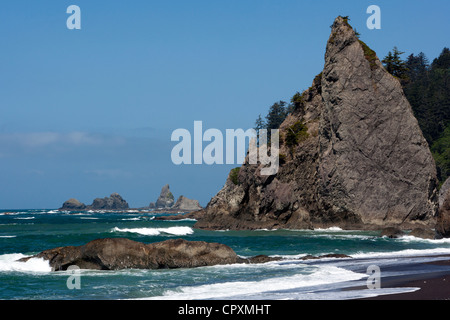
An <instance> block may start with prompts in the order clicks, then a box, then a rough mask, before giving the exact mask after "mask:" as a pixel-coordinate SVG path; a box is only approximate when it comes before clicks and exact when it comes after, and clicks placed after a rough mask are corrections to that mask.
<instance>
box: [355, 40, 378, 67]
mask: <svg viewBox="0 0 450 320" xmlns="http://www.w3.org/2000/svg"><path fill="white" fill-rule="evenodd" d="M359 43H360V44H361V46H362V48H363V50H364V57H365V58H366V60H367V61H369V64H370V69H371V70H375V69H376V68H377V63H376V61H377V54H376V52H375V51H373V50H372V49H370V47H369V46H368V45H367V44H366V43H365V42H364V41H362V40H359Z"/></svg>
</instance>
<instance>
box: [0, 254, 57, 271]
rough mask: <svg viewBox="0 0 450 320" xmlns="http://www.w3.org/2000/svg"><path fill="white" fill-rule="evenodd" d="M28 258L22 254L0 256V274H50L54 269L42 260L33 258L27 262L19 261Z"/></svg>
mask: <svg viewBox="0 0 450 320" xmlns="http://www.w3.org/2000/svg"><path fill="white" fill-rule="evenodd" d="M25 257H26V256H25V255H23V254H21V253H11V254H2V255H0V272H8V271H9V272H11V271H17V272H33V273H35V272H40V273H41V272H50V271H52V268H51V267H50V265H49V264H48V261H45V260H44V259H41V258H31V259H29V260H28V261H27V262H20V261H17V260H19V259H21V258H25Z"/></svg>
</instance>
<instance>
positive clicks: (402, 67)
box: [381, 47, 407, 79]
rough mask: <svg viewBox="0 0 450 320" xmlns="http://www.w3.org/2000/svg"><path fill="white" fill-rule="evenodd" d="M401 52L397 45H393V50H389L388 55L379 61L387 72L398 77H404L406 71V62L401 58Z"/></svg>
mask: <svg viewBox="0 0 450 320" xmlns="http://www.w3.org/2000/svg"><path fill="white" fill-rule="evenodd" d="M402 54H404V52H401V51H399V50H398V48H397V47H394V49H393V52H391V51H389V53H388V55H387V56H386V57H384V59H383V61H381V62H383V65H384V67H385V68H386V70H387V72H389V73H390V74H392V75H393V76H394V77H397V78H399V79H405V78H406V72H407V69H406V63H405V61H403V60H402V58H401V55H402Z"/></svg>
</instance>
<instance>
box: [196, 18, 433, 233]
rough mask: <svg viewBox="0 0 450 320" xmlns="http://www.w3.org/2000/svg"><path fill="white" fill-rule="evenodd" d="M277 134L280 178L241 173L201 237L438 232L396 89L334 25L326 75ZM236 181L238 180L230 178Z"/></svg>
mask: <svg viewBox="0 0 450 320" xmlns="http://www.w3.org/2000/svg"><path fill="white" fill-rule="evenodd" d="M294 104H295V111H294V112H292V114H290V115H289V116H288V117H287V118H286V120H285V121H284V123H283V124H282V125H281V126H280V168H279V171H278V173H277V174H276V175H274V176H262V175H261V174H260V171H261V168H262V165H250V164H248V161H247V160H246V162H245V163H244V165H243V166H242V167H241V168H240V170H239V171H238V173H237V178H236V177H234V179H230V177H229V178H228V179H227V181H226V184H225V186H224V187H223V189H222V190H220V191H219V193H218V194H217V195H216V196H215V197H213V198H212V199H211V201H210V203H209V204H208V206H207V207H206V208H205V209H204V210H202V211H201V212H200V213H199V214H198V215H197V216H198V219H199V221H198V222H197V224H196V225H195V227H198V228H207V229H256V228H317V227H331V226H339V227H342V228H355V229H372V228H380V227H387V226H396V227H400V228H403V229H405V228H411V227H413V226H416V225H424V226H427V227H434V225H435V220H436V219H435V214H436V210H437V200H438V198H437V183H436V167H435V163H434V160H433V158H432V155H431V152H430V150H429V148H428V144H427V142H426V140H425V139H424V137H423V135H422V132H421V130H420V128H419V125H418V122H417V120H416V119H415V117H414V115H413V112H412V109H411V106H410V104H409V103H408V101H407V99H406V97H405V95H404V93H403V89H402V87H401V85H400V83H399V81H398V80H397V79H396V78H394V77H393V76H392V75H390V74H389V73H388V72H387V71H386V70H385V69H384V67H383V65H382V64H381V62H380V60H379V59H378V57H377V55H376V53H375V52H374V51H373V50H371V49H370V48H369V47H368V46H367V45H366V44H365V43H364V42H362V41H361V40H360V39H359V38H358V37H357V36H356V34H355V31H354V30H353V28H352V27H351V26H350V25H349V23H348V19H346V18H343V17H338V18H337V19H336V20H335V21H334V23H333V25H332V30H331V35H330V38H329V40H328V43H327V47H326V53H325V66H324V69H323V71H322V72H321V73H320V74H319V75H318V76H316V78H315V79H314V81H313V83H312V86H311V87H310V88H309V89H308V90H306V91H305V92H303V94H302V95H301V96H300V95H298V96H297V97H295V96H294ZM234 176H236V172H234Z"/></svg>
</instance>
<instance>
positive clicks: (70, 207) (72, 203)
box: [59, 198, 86, 211]
mask: <svg viewBox="0 0 450 320" xmlns="http://www.w3.org/2000/svg"><path fill="white" fill-rule="evenodd" d="M85 209H86V205H85V204H84V203H82V202H80V201H78V200H77V199H73V198H72V199H69V200H67V201H66V202H64V203H63V205H62V207H61V208H59V210H65V211H79V210H85Z"/></svg>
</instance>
